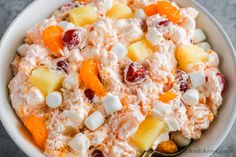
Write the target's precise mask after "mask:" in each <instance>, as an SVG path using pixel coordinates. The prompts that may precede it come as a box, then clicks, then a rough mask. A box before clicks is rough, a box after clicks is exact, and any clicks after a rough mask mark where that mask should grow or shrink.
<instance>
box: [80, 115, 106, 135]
mask: <svg viewBox="0 0 236 157" xmlns="http://www.w3.org/2000/svg"><path fill="white" fill-rule="evenodd" d="M103 123H104V117H103V115H102V114H101V113H100V112H99V111H95V112H93V113H92V114H91V115H89V117H87V118H86V119H85V121H84V124H85V126H86V127H87V128H89V129H90V130H92V131H94V130H96V129H97V128H99V127H100V126H101V125H102V124H103Z"/></svg>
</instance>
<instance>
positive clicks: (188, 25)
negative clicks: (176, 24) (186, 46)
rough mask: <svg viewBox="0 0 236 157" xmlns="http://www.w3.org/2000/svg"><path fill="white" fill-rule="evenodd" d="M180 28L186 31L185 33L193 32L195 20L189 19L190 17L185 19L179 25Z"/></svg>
mask: <svg viewBox="0 0 236 157" xmlns="http://www.w3.org/2000/svg"><path fill="white" fill-rule="evenodd" d="M181 26H182V27H183V28H184V29H185V30H187V31H191V30H194V29H195V28H196V23H195V20H194V19H192V18H190V17H185V18H184V20H183V22H182V23H181Z"/></svg>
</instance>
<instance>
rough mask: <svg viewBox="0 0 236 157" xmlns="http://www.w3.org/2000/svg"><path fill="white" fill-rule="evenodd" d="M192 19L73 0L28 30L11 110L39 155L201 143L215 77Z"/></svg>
mask: <svg viewBox="0 0 236 157" xmlns="http://www.w3.org/2000/svg"><path fill="white" fill-rule="evenodd" d="M198 14H199V12H198V11H197V10H196V9H194V8H192V7H185V8H182V7H180V6H178V4H176V3H175V2H172V1H168V0H74V1H69V0H68V2H67V3H66V4H64V5H63V6H61V7H60V8H58V9H57V10H56V11H54V12H53V13H52V15H51V16H50V17H48V18H46V19H44V20H42V21H40V22H39V23H38V24H36V25H35V26H34V27H33V28H32V29H30V30H29V31H28V32H27V33H26V36H25V39H24V42H23V43H22V44H21V45H20V46H19V48H18V49H17V54H16V56H15V59H14V61H13V62H12V70H13V74H14V77H13V78H12V80H11V81H10V83H9V86H8V87H9V93H10V100H11V103H12V107H13V108H14V109H15V111H16V114H17V115H18V117H19V118H20V119H21V121H22V124H24V125H25V128H26V129H28V132H29V133H30V135H31V136H32V141H33V142H34V143H35V145H36V146H38V148H39V149H40V150H41V151H42V152H43V153H44V154H45V156H48V157H138V156H141V155H142V153H143V152H145V151H148V150H156V151H158V152H161V153H165V154H173V153H177V152H178V151H180V150H181V149H182V148H184V147H186V146H188V145H189V144H190V143H191V141H193V140H200V139H201V137H202V136H201V135H202V133H203V131H204V130H206V129H208V128H209V126H210V124H211V122H212V121H213V120H214V118H215V117H216V116H217V111H218V109H219V107H220V106H221V104H222V91H223V89H224V84H225V79H224V75H223V74H222V73H221V72H220V70H219V64H220V60H219V57H218V54H217V52H215V51H214V49H212V48H211V46H210V43H208V40H207V35H206V34H207V32H204V30H202V29H201V28H198V27H197V17H198Z"/></svg>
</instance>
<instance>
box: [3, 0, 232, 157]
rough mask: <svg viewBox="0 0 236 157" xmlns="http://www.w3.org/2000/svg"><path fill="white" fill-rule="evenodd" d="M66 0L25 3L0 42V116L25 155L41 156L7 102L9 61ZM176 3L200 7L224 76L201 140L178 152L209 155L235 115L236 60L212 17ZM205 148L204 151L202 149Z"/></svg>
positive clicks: (202, 24)
mask: <svg viewBox="0 0 236 157" xmlns="http://www.w3.org/2000/svg"><path fill="white" fill-rule="evenodd" d="M67 1H68V0H50V1H48V0H36V1H35V2H33V3H32V4H31V5H29V6H28V7H27V8H26V9H25V10H24V11H23V12H22V13H21V14H20V15H19V16H18V17H17V18H16V19H15V20H14V22H13V23H12V24H11V26H10V27H9V28H8V30H7V31H6V33H5V35H4V36H3V38H2V41H1V44H0V76H1V77H0V82H1V84H0V118H1V121H2V123H3V126H4V127H5V129H6V131H7V132H8V134H9V135H10V136H11V138H12V139H13V141H14V142H15V143H16V144H17V145H18V147H19V148H20V149H21V150H23V151H24V152H25V153H26V154H27V155H28V156H34V157H42V156H44V155H43V154H42V153H41V151H40V150H39V149H38V148H37V147H36V146H35V145H34V144H33V143H32V142H31V140H30V138H28V135H27V133H26V131H25V130H24V127H23V126H22V124H21V122H20V120H19V119H18V118H17V116H16V115H15V112H14V110H13V109H12V108H11V104H10V102H9V93H8V88H7V85H8V83H9V81H10V79H11V78H12V73H11V66H10V64H11V62H12V60H13V58H14V56H15V54H16V49H17V47H18V46H19V45H20V44H21V43H22V40H23V37H24V36H25V33H26V32H27V30H29V29H30V28H32V27H33V26H34V25H35V24H37V23H38V22H39V21H40V20H42V19H43V18H46V17H48V16H49V15H50V14H51V13H52V12H53V11H54V10H55V9H56V8H58V7H59V6H60V5H62V4H63V3H65V2H67ZM177 2H178V4H180V6H192V7H194V8H196V9H198V10H199V11H200V16H199V17H198V26H199V27H200V28H202V29H203V30H204V31H205V32H206V34H207V37H208V40H209V42H210V43H211V45H212V47H213V48H214V50H216V51H217V52H218V53H219V55H220V58H221V70H222V72H223V74H224V75H225V77H226V80H227V89H226V90H225V92H224V102H223V105H222V107H221V108H220V110H219V115H218V117H217V118H216V119H215V121H214V122H213V124H212V125H211V127H210V128H209V129H208V130H207V131H205V132H204V135H203V137H202V139H201V140H199V141H198V142H195V143H194V144H193V145H192V146H191V147H190V149H189V150H187V151H186V152H185V153H184V154H182V155H181V156H190V153H191V156H192V157H205V156H210V155H211V154H212V152H213V151H214V150H216V149H217V147H218V146H219V145H220V144H221V143H222V141H223V140H224V139H225V137H226V135H227V134H228V132H229V130H230V129H231V127H232V125H233V122H234V120H235V117H236V105H235V101H236V100H235V93H236V65H235V63H236V60H235V54H234V49H233V46H232V44H231V42H230V40H229V38H228V37H227V35H226V34H225V32H224V31H223V29H222V27H221V26H220V25H219V24H218V23H217V22H216V20H215V19H214V18H213V17H212V16H211V15H210V14H209V13H208V12H207V11H206V10H205V9H203V8H202V7H201V6H200V5H199V4H197V3H196V2H195V1H193V0H188V1H183V0H177ZM205 151H207V152H205Z"/></svg>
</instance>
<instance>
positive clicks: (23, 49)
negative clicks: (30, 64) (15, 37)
mask: <svg viewBox="0 0 236 157" xmlns="http://www.w3.org/2000/svg"><path fill="white" fill-rule="evenodd" d="M29 48H30V45H29V44H22V45H21V46H19V47H18V49H17V52H18V54H19V55H20V56H21V57H25V56H26V54H27V51H28V50H29Z"/></svg>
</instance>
